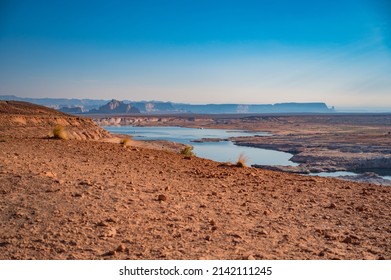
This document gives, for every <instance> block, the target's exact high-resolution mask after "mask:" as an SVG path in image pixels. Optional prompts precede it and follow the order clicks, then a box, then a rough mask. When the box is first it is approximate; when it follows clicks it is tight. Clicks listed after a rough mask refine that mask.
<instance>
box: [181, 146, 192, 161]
mask: <svg viewBox="0 0 391 280" xmlns="http://www.w3.org/2000/svg"><path fill="white" fill-rule="evenodd" d="M180 154H181V155H184V156H185V158H191V157H192V156H194V153H193V147H192V146H190V145H186V147H184V148H183V149H182V150H181V151H180Z"/></svg>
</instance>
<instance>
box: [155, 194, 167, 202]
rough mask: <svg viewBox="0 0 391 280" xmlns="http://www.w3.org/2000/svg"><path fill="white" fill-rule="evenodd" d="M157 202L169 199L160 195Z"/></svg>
mask: <svg viewBox="0 0 391 280" xmlns="http://www.w3.org/2000/svg"><path fill="white" fill-rule="evenodd" d="M157 200H159V201H166V200H167V197H166V196H165V195H164V194H159V196H158V197H157Z"/></svg>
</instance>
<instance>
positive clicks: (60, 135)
mask: <svg viewBox="0 0 391 280" xmlns="http://www.w3.org/2000/svg"><path fill="white" fill-rule="evenodd" d="M48 136H49V138H53V139H62V140H68V139H69V137H68V134H67V132H66V131H65V128H64V127H63V126H62V125H56V127H55V128H54V129H53V130H52V132H51V133H49V135H48Z"/></svg>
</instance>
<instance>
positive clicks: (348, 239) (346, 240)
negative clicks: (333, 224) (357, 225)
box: [342, 236, 352, 244]
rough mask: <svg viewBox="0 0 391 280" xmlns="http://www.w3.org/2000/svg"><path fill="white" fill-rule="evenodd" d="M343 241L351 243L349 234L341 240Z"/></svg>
mask: <svg viewBox="0 0 391 280" xmlns="http://www.w3.org/2000/svg"><path fill="white" fill-rule="evenodd" d="M342 242H343V243H346V244H350V243H352V238H351V237H350V236H347V237H345V238H344V240H342Z"/></svg>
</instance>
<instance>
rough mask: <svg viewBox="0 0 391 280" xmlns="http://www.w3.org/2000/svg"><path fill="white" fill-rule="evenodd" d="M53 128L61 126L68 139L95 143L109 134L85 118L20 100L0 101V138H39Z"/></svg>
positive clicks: (45, 135)
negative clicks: (90, 140)
mask: <svg viewBox="0 0 391 280" xmlns="http://www.w3.org/2000/svg"><path fill="white" fill-rule="evenodd" d="M57 125H61V126H63V127H64V130H65V131H66V133H67V135H68V138H69V139H76V140H88V139H92V140H98V139H102V138H106V137H110V133H109V132H107V131H106V130H104V129H103V128H101V127H99V126H97V125H96V124H95V123H94V122H93V121H92V120H91V119H88V118H83V117H76V116H71V115H68V114H65V113H62V112H59V111H56V110H54V109H50V108H47V107H44V106H39V105H35V104H31V103H27V102H22V101H0V137H12V138H43V137H47V135H48V134H49V133H50V132H51V131H52V130H53V129H54V128H55V127H56V126H57ZM15 128H17V129H15ZM15 131H17V133H15Z"/></svg>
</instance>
